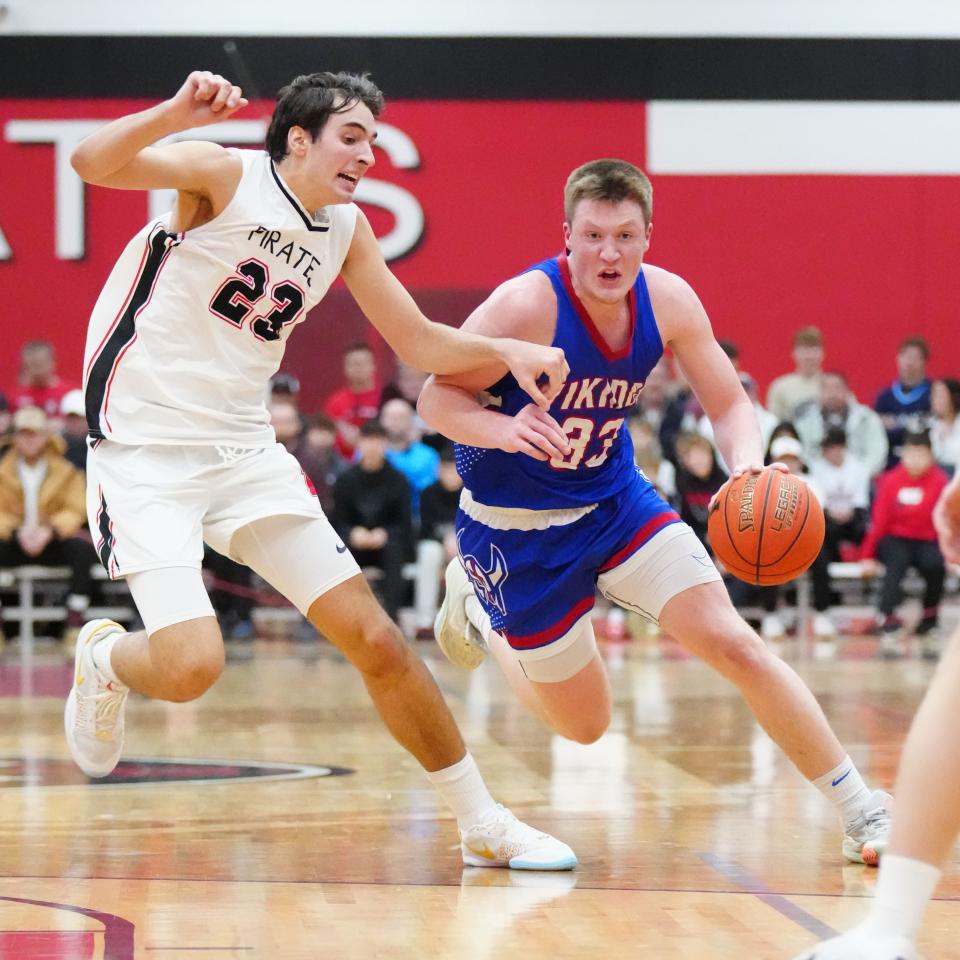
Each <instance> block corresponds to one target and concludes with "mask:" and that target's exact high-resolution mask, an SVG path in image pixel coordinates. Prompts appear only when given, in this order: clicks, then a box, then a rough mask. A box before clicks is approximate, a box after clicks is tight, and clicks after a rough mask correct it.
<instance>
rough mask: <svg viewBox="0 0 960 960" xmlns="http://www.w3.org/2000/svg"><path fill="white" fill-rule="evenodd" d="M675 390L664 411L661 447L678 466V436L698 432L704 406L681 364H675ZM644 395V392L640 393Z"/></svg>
mask: <svg viewBox="0 0 960 960" xmlns="http://www.w3.org/2000/svg"><path fill="white" fill-rule="evenodd" d="M672 366H673V372H674V377H673V384H674V392H673V394H672V396H671V397H670V399H669V400H668V401H667V404H666V406H665V408H664V411H663V420H662V421H661V422H660V432H659V440H660V449H661V450H663V455H664V456H665V457H666V458H667V459H668V460H669V461H670V462H671V463H672V464H673V465H674V466H675V467H677V468H679V466H680V457H679V454H678V452H677V438H678V437H679V436H680V434H682V433H696V432H697V425H698V424H699V423H700V421H701V419H702V418H703V415H704V410H703V407H702V406H701V405H700V401H699V400H698V399H697V396H696V394H695V393H694V392H693V391H692V390H691V389H690V386H689V384H688V383H687V381H686V378H685V377H684V376H683V371H682V370H681V369H680V367H679V365H677V364H676V363H674V364H673V365H672ZM640 395H641V396H643V394H642V393H641V394H640Z"/></svg>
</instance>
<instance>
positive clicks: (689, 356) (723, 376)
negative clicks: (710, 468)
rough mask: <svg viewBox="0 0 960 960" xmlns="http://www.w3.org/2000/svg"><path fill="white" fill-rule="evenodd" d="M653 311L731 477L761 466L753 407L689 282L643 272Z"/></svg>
mask: <svg viewBox="0 0 960 960" xmlns="http://www.w3.org/2000/svg"><path fill="white" fill-rule="evenodd" d="M647 273H648V275H649V276H648V282H649V283H650V285H651V297H652V298H653V306H654V312H655V313H656V316H657V323H658V324H659V326H660V333H661V336H662V337H663V342H664V344H665V345H666V346H668V347H670V348H671V349H672V350H673V352H674V354H675V355H676V358H677V361H678V362H679V364H680V368H681V369H682V370H683V374H684V376H685V377H686V378H687V382H688V383H689V384H690V387H691V389H692V390H693V392H694V393H695V394H696V395H697V399H698V400H699V401H700V404H701V405H702V406H703V409H704V412H705V413H706V414H707V416H708V417H709V418H710V422H711V423H712V424H713V430H714V436H715V438H716V442H717V446H718V447H719V449H720V453H721V454H722V455H723V459H724V460H725V461H726V462H727V463H728V464H729V465H730V472H731V473H732V474H734V475H735V474H738V473H743V472H745V471H748V470H749V471H758V470H760V469H761V468H762V466H763V442H762V440H761V437H760V426H759V424H758V422H757V414H756V412H755V411H754V409H753V404H752V403H751V402H750V398H749V397H748V396H747V394H746V392H745V391H744V389H743V385H742V384H741V383H740V378H739V377H738V376H737V372H736V370H734V369H733V364H731V363H730V359H729V358H728V357H727V355H726V354H725V353H724V352H723V350H722V349H721V348H720V344H718V343H717V341H716V338H715V337H714V335H713V329H712V327H711V326H710V320H709V318H708V317H707V313H706V311H705V310H704V309H703V304H701V303H700V299H699V298H698V297H697V295H696V293H694V292H693V290H692V289H691V287H690V286H689V284H687V283H686V281H684V280H682V279H681V278H680V277H678V276H675V275H674V274H671V273H667V271H665V270H651V269H650V268H648V270H647Z"/></svg>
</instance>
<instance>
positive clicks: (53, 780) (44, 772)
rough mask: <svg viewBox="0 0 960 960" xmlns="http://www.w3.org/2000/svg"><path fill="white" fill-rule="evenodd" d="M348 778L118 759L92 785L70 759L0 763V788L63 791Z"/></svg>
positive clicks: (277, 766) (228, 764) (310, 770)
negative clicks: (72, 787) (75, 787)
mask: <svg viewBox="0 0 960 960" xmlns="http://www.w3.org/2000/svg"><path fill="white" fill-rule="evenodd" d="M350 773H353V770H350V769H348V768H347V767H318V766H312V765H308V764H304V763H267V762H259V761H253V760H248V761H233V760H166V759H156V758H149V757H140V758H137V757H131V758H129V759H126V760H121V761H120V762H119V763H118V764H117V766H116V769H115V770H114V771H113V773H111V774H110V776H109V777H103V778H101V779H97V780H92V779H90V778H88V777H87V776H85V775H84V774H83V773H82V772H81V771H80V770H79V769H78V768H77V767H76V766H75V765H74V764H73V763H72V762H71V761H70V760H63V759H60V758H58V757H2V758H0V788H3V787H24V786H30V787H63V786H70V785H72V784H77V785H80V784H89V785H90V786H94V787H99V786H112V787H115V786H118V785H123V784H144V783H229V782H230V781H232V780H306V779H310V778H315V777H340V776H345V775H346V774H350Z"/></svg>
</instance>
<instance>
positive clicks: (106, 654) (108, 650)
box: [91, 633, 125, 687]
mask: <svg viewBox="0 0 960 960" xmlns="http://www.w3.org/2000/svg"><path fill="white" fill-rule="evenodd" d="M122 636H123V634H122V633H111V634H109V635H108V636H106V637H104V638H103V639H101V640H98V641H97V642H96V643H95V644H94V645H93V652H92V653H91V656H92V657H93V665H94V666H95V667H96V668H97V669H98V670H99V671H100V672H101V673H102V674H103V675H104V676H105V677H106V678H107V679H108V680H109V681H110V682H111V683H117V684H120V686H121V687H123V686H125V684H124V683H123V682H122V681H121V680H120V678H119V677H118V676H117V675H116V674H115V673H114V672H113V664H112V663H111V662H110V658H111V655H112V654H113V645H114V644H115V643H116V642H117V640H118V639H119V638H120V637H122Z"/></svg>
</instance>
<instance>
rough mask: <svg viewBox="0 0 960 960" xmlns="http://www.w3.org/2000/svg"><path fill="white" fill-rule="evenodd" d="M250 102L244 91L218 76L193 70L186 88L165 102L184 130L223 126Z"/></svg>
mask: <svg viewBox="0 0 960 960" xmlns="http://www.w3.org/2000/svg"><path fill="white" fill-rule="evenodd" d="M247 103H248V101H247V99H246V97H244V96H243V91H242V90H241V89H240V88H239V87H238V86H236V85H235V84H233V83H231V82H230V81H229V80H227V79H226V78H224V77H221V76H220V74H219V73H210V71H209V70H194V71H193V73H191V74H190V76H188V77H187V79H186V80H185V81H184V82H183V86H182V87H181V88H180V89H179V90H178V91H177V92H176V93H175V94H174V95H173V96H172V97H171V98H170V99H169V100H168V101H167V102H166V104H165V105H166V106H167V107H168V109H169V110H170V111H171V113H172V114H173V115H174V117H175V119H176V122H177V125H178V126H179V128H180V129H182V130H188V129H190V128H191V127H203V126H206V125H208V124H211V123H222V122H223V121H224V120H227V119H229V118H230V117H232V116H233V114H235V113H236V112H237V111H238V110H242V109H243V108H244V107H245V106H246V105H247Z"/></svg>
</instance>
